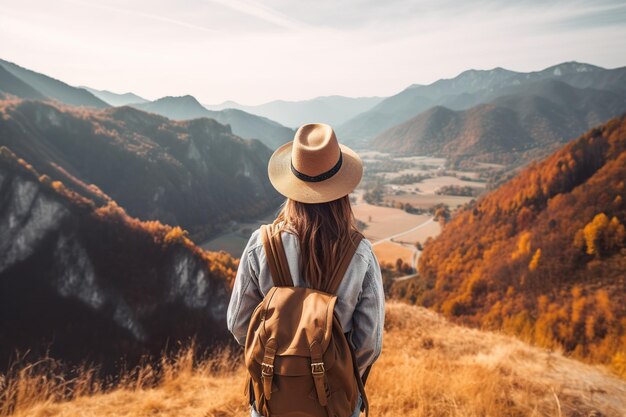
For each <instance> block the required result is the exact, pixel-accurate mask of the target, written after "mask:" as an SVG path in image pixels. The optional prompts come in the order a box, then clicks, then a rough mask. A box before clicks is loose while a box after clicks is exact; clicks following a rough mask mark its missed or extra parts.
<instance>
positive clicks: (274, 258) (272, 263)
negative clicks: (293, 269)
mask: <svg viewBox="0 0 626 417" xmlns="http://www.w3.org/2000/svg"><path fill="white" fill-rule="evenodd" d="M261 238H262V241H263V249H265V256H266V258H267V264H268V266H269V268H270V274H271V275H272V282H273V283H274V286H275V287H293V280H292V278H291V273H290V272H289V263H288V262H287V255H285V248H284V246H283V240H282V238H281V237H280V230H279V231H278V232H276V231H275V230H274V225H272V224H266V225H263V226H261Z"/></svg>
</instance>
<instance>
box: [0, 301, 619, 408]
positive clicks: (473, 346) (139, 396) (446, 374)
mask: <svg viewBox="0 0 626 417" xmlns="http://www.w3.org/2000/svg"><path fill="white" fill-rule="evenodd" d="M239 355H240V354H239V353H235V357H234V358H233V357H231V356H230V355H229V354H228V353H222V354H217V355H214V356H213V358H212V359H209V360H205V361H201V362H199V363H198V362H196V363H194V361H193V355H191V354H190V353H189V352H183V353H182V354H180V355H179V356H177V357H175V358H174V359H172V360H165V361H164V362H163V364H162V366H160V367H158V368H152V367H144V368H139V369H136V370H134V371H133V372H132V373H129V374H128V375H126V376H125V377H124V378H121V383H120V384H119V385H117V386H116V387H114V388H112V389H111V388H110V387H109V388H108V389H107V387H102V386H100V385H99V384H98V382H99V381H94V380H93V379H91V377H90V374H89V373H88V372H84V373H82V376H81V377H80V378H79V379H78V380H74V381H67V380H66V379H63V378H58V379H50V378H48V379H45V380H44V379H42V378H40V376H41V375H42V373H44V372H46V371H49V370H50V368H51V367H52V365H53V363H51V362H45V361H44V362H42V363H40V364H39V365H37V366H35V367H30V368H27V369H25V370H23V371H22V372H17V369H15V370H14V371H15V372H14V373H12V374H11V375H8V378H7V379H6V380H4V384H2V383H1V382H0V415H15V416H24V417H25V416H42V417H43V416H47V417H55V416H59V417H60V416H64V417H69V416H87V415H88V416H93V417H108V416H135V417H144V416H154V415H158V416H164V417H167V416H172V417H174V416H176V417H201V416H220V417H231V416H232V417H235V416H244V415H247V413H249V411H248V409H247V407H246V403H245V400H244V396H243V389H242V387H243V382H244V371H243V369H242V368H241V367H240V363H241V362H240V358H241V357H240V356H239ZM49 375H50V374H49ZM0 381H1V379H0ZM367 392H368V395H369V397H370V402H371V414H370V415H372V416H380V417H397V416H411V417H426V416H428V417H432V416H441V417H479V416H480V417H482V416H499V417H526V416H528V417H530V416H554V417H557V416H558V417H575V416H576V417H579V416H605V417H620V416H623V415H624V412H626V382H625V381H624V380H620V379H617V378H616V377H614V376H611V375H610V374H609V373H607V371H606V370H604V369H602V368H600V367H597V366H591V365H585V364H582V363H580V362H577V361H574V360H572V359H567V358H564V357H563V356H562V355H561V354H559V353H551V352H548V351H544V350H541V349H537V348H531V347H529V346H528V345H525V344H523V343H522V342H520V341H518V340H516V339H514V338H511V337H506V336H503V335H498V334H495V333H490V332H483V331H479V330H472V329H467V328H464V327H460V326H456V325H453V324H450V323H449V322H447V321H446V320H444V319H443V318H441V317H440V316H438V315H437V314H435V313H433V312H431V311H429V310H426V309H424V308H420V307H412V306H408V305H404V304H400V303H395V302H391V303H388V305H387V311H386V325H385V335H384V343H383V353H382V355H381V357H380V359H379V361H378V362H377V363H376V365H374V367H373V370H372V373H371V374H370V379H369V381H368V383H367Z"/></svg>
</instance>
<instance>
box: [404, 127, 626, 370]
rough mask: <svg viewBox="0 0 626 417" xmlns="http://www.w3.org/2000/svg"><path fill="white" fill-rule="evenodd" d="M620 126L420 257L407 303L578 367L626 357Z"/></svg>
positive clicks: (598, 132) (460, 225)
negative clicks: (581, 362)
mask: <svg viewBox="0 0 626 417" xmlns="http://www.w3.org/2000/svg"><path fill="white" fill-rule="evenodd" d="M625 179H626V116H625V117H621V118H617V119H613V120H611V121H609V122H608V123H606V124H604V125H602V126H599V127H597V128H594V129H592V130H591V131H589V132H587V133H585V134H584V135H583V136H581V137H580V138H579V139H577V140H575V141H572V142H570V143H569V144H567V145H566V146H564V147H563V148H561V149H559V150H558V151H557V152H555V153H553V154H551V155H550V156H549V157H547V158H546V159H544V160H542V161H541V162H538V163H533V164H530V165H529V166H528V167H526V168H525V169H523V170H522V171H521V172H520V173H519V174H518V175H517V176H515V177H514V178H513V179H511V180H510V181H508V182H506V183H505V184H503V185H501V186H500V187H498V188H497V189H496V190H494V191H492V192H490V193H489V194H487V195H485V196H484V197H482V198H480V199H479V200H478V201H477V202H475V204H470V205H468V206H467V207H466V208H464V209H462V210H461V211H460V212H458V213H457V214H456V215H455V216H453V218H452V219H451V220H450V222H449V223H448V224H446V225H445V226H444V228H443V230H442V233H441V234H440V235H439V236H438V237H437V238H435V239H433V240H430V241H429V242H427V243H426V244H425V246H424V251H423V253H422V255H421V256H420V258H419V277H418V278H417V281H416V282H414V283H412V284H411V287H410V288H409V289H408V290H407V291H408V292H407V298H410V299H412V300H416V301H417V303H418V304H423V305H425V306H429V307H433V308H435V309H436V310H439V311H441V312H443V313H445V314H446V315H447V316H448V317H452V318H454V319H455V320H457V321H459V322H463V323H469V324H473V325H476V326H480V327H482V328H495V329H502V330H504V331H506V332H510V333H514V334H517V335H522V336H523V337H524V338H526V339H528V340H531V341H533V342H535V343H537V344H539V345H542V346H545V347H549V348H556V347H558V348H561V349H563V350H564V351H565V352H567V353H570V354H573V355H574V356H576V357H579V358H587V359H591V360H593V361H600V362H604V363H609V364H610V363H611V362H613V364H618V363H617V362H615V361H616V360H618V357H619V355H622V354H623V352H624V351H626V326H624V323H625V320H626V304H625V303H624V302H623V300H624V294H626V262H625V260H626V257H625V255H626V231H625V226H626V225H625V223H626V221H625V220H626V204H625V201H626V192H625V186H624V181H625Z"/></svg>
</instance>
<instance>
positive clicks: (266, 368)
mask: <svg viewBox="0 0 626 417" xmlns="http://www.w3.org/2000/svg"><path fill="white" fill-rule="evenodd" d="M261 375H263V376H272V375H274V365H270V364H269V363H265V362H263V363H262V364H261Z"/></svg>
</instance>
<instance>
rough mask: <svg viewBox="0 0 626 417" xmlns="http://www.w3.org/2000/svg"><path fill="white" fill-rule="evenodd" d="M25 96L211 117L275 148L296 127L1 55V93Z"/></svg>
mask: <svg viewBox="0 0 626 417" xmlns="http://www.w3.org/2000/svg"><path fill="white" fill-rule="evenodd" d="M2 93H4V94H10V95H14V96H17V97H19V98H24V99H35V100H55V101H58V102H60V103H64V104H69V105H72V106H81V107H95V108H106V107H111V106H114V107H118V106H125V105H131V106H133V107H135V108H138V109H141V110H144V111H148V112H151V113H156V114H159V115H161V116H165V117H168V118H170V119H174V120H188V119H194V118H200V117H209V118H212V119H215V120H217V121H218V122H220V123H223V124H229V125H230V126H231V129H232V130H233V133H234V134H235V135H237V136H240V137H243V138H244V139H259V140H260V141H262V142H263V143H265V144H266V145H267V146H268V147H269V148H271V149H275V148H277V147H278V146H280V145H282V144H284V143H285V142H288V141H290V140H292V139H293V135H294V131H293V130H292V129H289V128H287V127H285V126H282V125H280V124H279V123H276V122H274V121H272V120H269V119H267V118H265V117H259V116H256V115H253V114H249V113H246V112H244V111H241V110H224V111H210V110H207V109H206V108H204V107H203V106H202V105H201V104H200V103H198V101H197V100H196V99H195V98H194V97H192V96H183V97H163V98H161V99H158V100H155V101H152V102H150V101H148V100H146V99H144V98H142V97H139V96H137V95H136V94H133V93H126V94H116V93H111V92H109V91H104V90H96V89H92V88H89V87H84V88H78V87H72V86H70V85H68V84H65V83H64V82H62V81H59V80H56V79H54V78H51V77H48V76H46V75H44V74H40V73H37V72H34V71H31V70H28V69H26V68H22V67H20V66H18V65H16V64H14V63H11V62H8V61H4V60H1V59H0V94H2Z"/></svg>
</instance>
